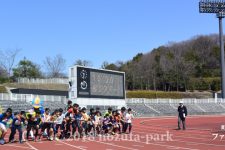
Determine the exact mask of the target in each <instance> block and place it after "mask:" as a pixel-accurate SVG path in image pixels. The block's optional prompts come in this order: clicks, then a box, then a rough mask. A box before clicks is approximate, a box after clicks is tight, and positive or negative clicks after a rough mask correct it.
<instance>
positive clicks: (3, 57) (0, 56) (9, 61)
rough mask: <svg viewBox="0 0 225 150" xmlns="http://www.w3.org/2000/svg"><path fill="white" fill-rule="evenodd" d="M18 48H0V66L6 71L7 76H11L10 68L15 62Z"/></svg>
mask: <svg viewBox="0 0 225 150" xmlns="http://www.w3.org/2000/svg"><path fill="white" fill-rule="evenodd" d="M19 51H20V49H15V50H5V51H1V50H0V66H1V68H2V69H4V70H5V71H6V72H7V77H8V78H9V77H10V76H11V72H12V68H13V66H14V63H15V59H16V56H17V54H18V53H19Z"/></svg>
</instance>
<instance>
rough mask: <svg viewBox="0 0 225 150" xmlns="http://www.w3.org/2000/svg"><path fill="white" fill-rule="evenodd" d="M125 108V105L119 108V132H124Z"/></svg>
mask: <svg viewBox="0 0 225 150" xmlns="http://www.w3.org/2000/svg"><path fill="white" fill-rule="evenodd" d="M125 117H126V108H125V107H122V108H121V110H120V123H121V125H122V129H121V130H122V131H121V130H120V132H122V133H125V132H126V131H125V130H126V119H125Z"/></svg>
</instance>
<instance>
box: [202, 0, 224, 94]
mask: <svg viewBox="0 0 225 150" xmlns="http://www.w3.org/2000/svg"><path fill="white" fill-rule="evenodd" d="M199 12H200V13H214V14H216V16H217V18H219V36H220V57H221V66H220V67H221V97H222V98H225V68H224V67H225V65H224V41H223V26H222V19H223V18H224V17H225V1H224V0H201V1H200V2H199Z"/></svg>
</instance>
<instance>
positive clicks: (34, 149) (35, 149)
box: [25, 142, 38, 150]
mask: <svg viewBox="0 0 225 150" xmlns="http://www.w3.org/2000/svg"><path fill="white" fill-rule="evenodd" d="M25 143H26V144H27V145H28V146H29V147H30V148H31V149H33V150H38V149H37V148H35V147H33V146H32V145H31V144H30V143H29V142H25Z"/></svg>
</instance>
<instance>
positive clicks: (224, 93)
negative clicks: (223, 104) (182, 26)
mask: <svg viewBox="0 0 225 150" xmlns="http://www.w3.org/2000/svg"><path fill="white" fill-rule="evenodd" d="M218 18H219V34H220V57H221V81H222V82H221V97H222V98H225V65H224V41H223V24H222V23H223V21H222V19H223V16H222V15H219V16H218Z"/></svg>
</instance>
